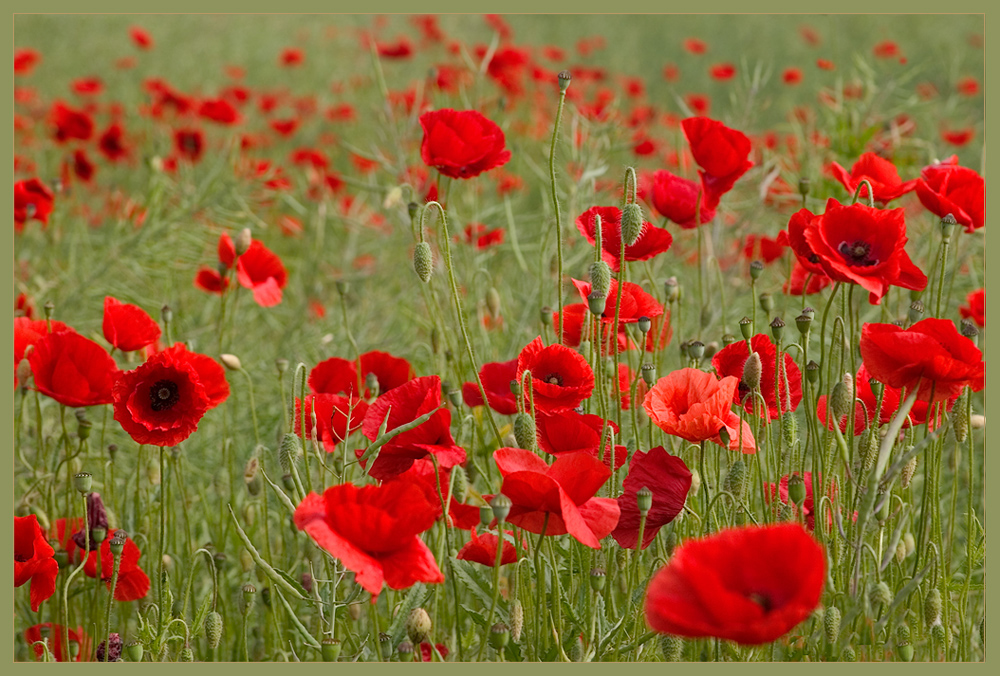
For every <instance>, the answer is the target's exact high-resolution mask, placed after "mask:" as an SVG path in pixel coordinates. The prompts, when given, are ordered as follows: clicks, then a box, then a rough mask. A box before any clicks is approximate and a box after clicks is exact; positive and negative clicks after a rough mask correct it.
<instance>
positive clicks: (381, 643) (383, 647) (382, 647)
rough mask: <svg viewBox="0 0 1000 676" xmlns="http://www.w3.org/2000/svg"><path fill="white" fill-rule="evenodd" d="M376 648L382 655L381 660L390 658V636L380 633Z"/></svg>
mask: <svg viewBox="0 0 1000 676" xmlns="http://www.w3.org/2000/svg"><path fill="white" fill-rule="evenodd" d="M378 648H379V652H381V653H382V659H383V660H387V659H389V658H390V657H392V636H391V635H389V634H387V633H386V632H384V631H383V632H382V633H380V634H379V635H378Z"/></svg>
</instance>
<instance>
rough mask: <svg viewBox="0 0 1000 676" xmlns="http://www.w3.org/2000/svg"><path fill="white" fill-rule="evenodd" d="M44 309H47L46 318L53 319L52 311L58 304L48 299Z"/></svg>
mask: <svg viewBox="0 0 1000 676" xmlns="http://www.w3.org/2000/svg"><path fill="white" fill-rule="evenodd" d="M42 309H43V310H44V311H45V319H52V313H53V312H54V311H55V309H56V306H55V304H54V303H53V302H52V301H51V300H50V301H47V302H46V303H45V305H43V306H42Z"/></svg>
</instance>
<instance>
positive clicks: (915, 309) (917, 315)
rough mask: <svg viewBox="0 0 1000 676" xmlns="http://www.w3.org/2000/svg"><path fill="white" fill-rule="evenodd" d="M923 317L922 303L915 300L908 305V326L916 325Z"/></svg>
mask: <svg viewBox="0 0 1000 676" xmlns="http://www.w3.org/2000/svg"><path fill="white" fill-rule="evenodd" d="M923 316H924V302H923V301H922V300H915V301H913V302H912V303H910V309H909V310H907V312H906V319H907V322H908V323H909V324H916V323H917V322H919V321H920V319H921V318H922V317H923Z"/></svg>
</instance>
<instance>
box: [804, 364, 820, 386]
mask: <svg viewBox="0 0 1000 676" xmlns="http://www.w3.org/2000/svg"><path fill="white" fill-rule="evenodd" d="M806 382H808V383H809V384H810V385H815V384H816V383H817V382H819V364H817V363H816V360H815V359H810V360H809V363H808V364H806Z"/></svg>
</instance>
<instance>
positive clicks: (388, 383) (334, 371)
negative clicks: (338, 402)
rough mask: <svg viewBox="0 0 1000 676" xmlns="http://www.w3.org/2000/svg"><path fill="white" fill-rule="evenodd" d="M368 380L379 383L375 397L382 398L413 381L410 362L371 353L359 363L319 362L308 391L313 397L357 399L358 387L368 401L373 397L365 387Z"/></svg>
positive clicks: (374, 351)
mask: <svg viewBox="0 0 1000 676" xmlns="http://www.w3.org/2000/svg"><path fill="white" fill-rule="evenodd" d="M359 366H360V368H359ZM369 376H373V377H374V378H375V380H376V382H377V383H378V393H379V394H385V393H386V392H388V391H389V390H391V389H393V388H394V387H399V386H400V385H402V384H403V383H407V382H409V381H411V380H413V378H414V376H415V374H414V372H413V367H412V366H410V362H408V361H406V360H405V359H403V358H402V357H395V356H393V355H391V354H389V353H388V352H380V351H378V350H373V351H371V352H365V353H364V354H362V355H361V357H360V358H359V363H355V362H353V361H350V360H348V359H343V358H342V357H331V358H329V359H326V360H324V361H321V362H320V363H319V364H317V365H316V366H314V367H313V369H312V371H310V372H309V389H311V390H312V391H313V392H314V393H316V394H320V393H323V392H326V393H329V394H346V395H352V396H357V391H358V385H359V383H360V385H361V386H363V387H364V397H365V398H366V399H367V398H369V397H371V396H372V395H373V394H374V392H373V391H372V390H371V389H370V388H369V386H368V385H367V384H366V381H367V380H368V378H369Z"/></svg>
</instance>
